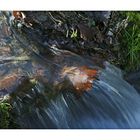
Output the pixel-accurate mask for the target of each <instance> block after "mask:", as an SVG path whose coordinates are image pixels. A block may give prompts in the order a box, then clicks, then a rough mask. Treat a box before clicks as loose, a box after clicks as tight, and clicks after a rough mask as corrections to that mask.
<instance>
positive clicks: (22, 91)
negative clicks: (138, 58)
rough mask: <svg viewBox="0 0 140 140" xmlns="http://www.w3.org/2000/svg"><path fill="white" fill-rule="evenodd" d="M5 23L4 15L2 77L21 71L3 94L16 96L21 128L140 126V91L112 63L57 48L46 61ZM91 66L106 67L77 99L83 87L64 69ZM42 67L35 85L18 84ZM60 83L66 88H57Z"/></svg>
mask: <svg viewBox="0 0 140 140" xmlns="http://www.w3.org/2000/svg"><path fill="white" fill-rule="evenodd" d="M4 22H6V20H5V19H4V18H3V17H2V19H1V30H0V31H1V38H0V39H1V40H0V43H1V44H0V49H2V50H1V52H0V55H1V57H0V77H1V79H4V78H5V77H6V76H8V75H13V74H16V75H17V76H16V79H17V80H15V81H14V82H15V83H12V84H11V82H10V84H11V86H10V85H9V86H8V87H7V88H6V92H5V91H4V90H3V89H1V91H0V94H1V96H8V98H10V103H11V104H12V106H13V112H14V113H15V114H16V115H15V121H16V122H17V124H19V125H20V127H21V128H140V95H139V94H138V92H137V91H136V90H135V89H134V88H133V87H132V86H131V85H130V84H128V83H127V82H126V81H125V80H124V79H123V74H122V72H121V70H120V69H118V68H116V67H115V66H113V65H111V64H109V63H108V62H105V63H104V66H105V68H100V67H98V66H97V65H95V64H94V63H93V62H92V61H91V60H90V59H87V58H84V57H81V56H79V55H76V54H73V53H71V52H68V51H66V52H62V51H61V50H56V49H55V50H54V56H53V57H48V56H46V59H45V60H44V59H43V58H42V57H41V56H38V55H36V54H34V53H32V52H30V51H27V50H25V49H23V48H24V47H23V46H22V45H23V44H21V43H19V41H17V40H16V38H15V37H14V36H13V35H12V33H11V34H10V33H5V32H6V31H5V30H4V31H3V28H4V27H3V26H4V25H3V23H4ZM25 43H27V42H25ZM4 48H6V49H7V48H8V52H7V51H6V52H4V50H5V49H4ZM85 65H86V66H88V67H91V68H97V69H99V71H100V72H99V75H98V78H97V79H96V80H95V81H94V82H93V85H92V88H90V90H85V91H82V95H81V96H80V97H78V98H77V97H76V96H75V95H76V94H77V92H76V91H75V90H73V89H71V85H69V84H68V85H67V81H65V80H64V81H63V78H60V77H61V76H60V72H61V70H62V68H63V67H64V66H68V67H72V66H74V67H81V66H85ZM38 71H39V72H38ZM40 72H41V74H40V75H39V78H38V77H37V80H36V82H35V83H34V85H33V86H32V85H31V86H30V82H29V80H27V82H26V80H25V83H24V86H25V87H26V88H25V87H24V86H20V87H18V86H19V82H22V80H23V79H24V78H26V77H32V78H31V79H32V80H34V77H36V74H38V73H40ZM42 73H43V74H42ZM37 76H38V75H37ZM20 77H21V78H20ZM55 82H59V83H60V84H59V86H60V87H61V88H58V87H57V88H56V86H55Z"/></svg>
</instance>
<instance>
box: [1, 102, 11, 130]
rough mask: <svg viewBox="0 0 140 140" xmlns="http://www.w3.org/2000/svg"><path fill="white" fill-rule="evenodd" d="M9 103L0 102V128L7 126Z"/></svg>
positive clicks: (8, 121)
mask: <svg viewBox="0 0 140 140" xmlns="http://www.w3.org/2000/svg"><path fill="white" fill-rule="evenodd" d="M10 109H11V105H10V104H9V103H6V102H2V103H0V128H8V127H9V123H10V113H9V111H10Z"/></svg>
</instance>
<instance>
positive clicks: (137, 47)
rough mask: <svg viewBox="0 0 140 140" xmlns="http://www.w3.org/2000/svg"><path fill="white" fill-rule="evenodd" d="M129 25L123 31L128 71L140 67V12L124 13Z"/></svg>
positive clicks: (124, 52)
mask: <svg viewBox="0 0 140 140" xmlns="http://www.w3.org/2000/svg"><path fill="white" fill-rule="evenodd" d="M124 15H125V16H127V19H128V25H127V27H126V28H125V29H123V31H122V39H121V40H122V46H123V48H122V50H123V59H125V60H124V67H125V70H126V71H132V70H136V69H137V68H139V66H140V12H124Z"/></svg>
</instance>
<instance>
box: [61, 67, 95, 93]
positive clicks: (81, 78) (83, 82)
mask: <svg viewBox="0 0 140 140" xmlns="http://www.w3.org/2000/svg"><path fill="white" fill-rule="evenodd" d="M97 73H98V71H97V70H96V69H90V68H88V67H86V66H84V67H64V68H63V70H62V77H67V78H68V79H69V80H70V82H71V83H72V84H73V86H74V87H75V89H76V90H77V91H79V92H82V91H87V90H90V89H91V88H92V84H93V81H94V80H95V79H96V77H97Z"/></svg>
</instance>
